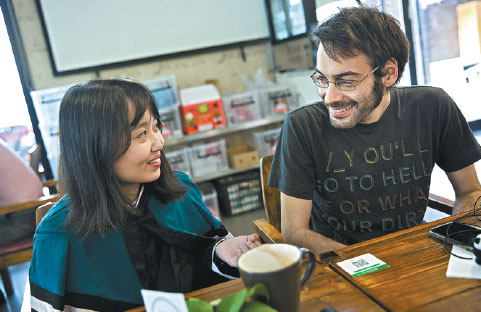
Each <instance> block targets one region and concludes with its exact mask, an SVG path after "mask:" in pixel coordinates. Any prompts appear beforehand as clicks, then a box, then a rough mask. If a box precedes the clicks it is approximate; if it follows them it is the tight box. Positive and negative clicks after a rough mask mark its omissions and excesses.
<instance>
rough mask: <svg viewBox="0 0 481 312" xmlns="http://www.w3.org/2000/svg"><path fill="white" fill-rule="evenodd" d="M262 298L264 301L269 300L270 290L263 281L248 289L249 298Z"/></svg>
mask: <svg viewBox="0 0 481 312" xmlns="http://www.w3.org/2000/svg"><path fill="white" fill-rule="evenodd" d="M251 297H252V298H253V299H260V300H262V301H264V302H269V291H268V290H267V287H266V286H265V285H264V284H262V283H257V284H255V285H254V286H252V287H251V288H249V289H248V290H247V299H249V298H251Z"/></svg>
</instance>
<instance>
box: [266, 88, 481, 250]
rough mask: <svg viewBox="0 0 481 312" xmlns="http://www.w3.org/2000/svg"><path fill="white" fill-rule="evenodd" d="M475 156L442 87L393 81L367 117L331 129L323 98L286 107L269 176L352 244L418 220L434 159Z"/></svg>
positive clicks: (327, 231) (449, 164)
mask: <svg viewBox="0 0 481 312" xmlns="http://www.w3.org/2000/svg"><path fill="white" fill-rule="evenodd" d="M480 158H481V147H480V146H479V144H478V143H477V141H476V139H475V138H474V136H473V134H472V132H471V130H470V129H469V126H468V124H467V122H466V120H465V118H464V117H463V115H462V114H461V112H460V110H459V109H458V107H457V106H456V104H455V103H454V101H453V100H452V99H451V98H450V97H449V96H448V95H447V94H446V93H445V92H444V91H443V90H442V89H438V88H433V87H420V86H416V87H406V88H393V89H392V90H391V103H390V105H389V106H388V108H387V110H386V112H385V113H384V115H383V116H382V117H381V119H380V120H379V121H378V122H375V123H373V124H358V125H356V126H355V127H354V128H351V129H336V128H334V127H333V126H332V125H331V123H330V121H329V113H328V111H327V108H326V106H325V105H324V104H322V103H315V104H311V105H308V106H303V107H301V108H298V109H296V110H294V111H292V112H290V113H289V115H288V116H287V118H286V120H285V122H284V125H283V127H282V131H281V134H280V137H279V141H278V144H277V149H276V153H275V156H274V162H273V164H272V168H271V173H270V176H269V182H268V184H269V185H270V186H273V187H276V188H278V189H280V191H281V192H283V193H285V194H287V195H289V196H294V197H297V198H302V199H309V200H310V199H312V200H313V208H312V212H311V219H310V226H311V228H312V229H313V230H314V231H316V232H318V233H321V234H323V235H325V236H327V237H329V238H332V239H334V240H336V241H338V242H341V243H344V244H352V243H356V242H359V241H364V240H367V239H370V238H374V237H378V236H381V235H384V234H387V233H391V232H395V231H398V230H401V229H405V228H408V227H412V226H415V225H418V224H420V223H421V221H422V219H423V217H424V213H425V211H426V205H427V200H428V196H429V184H430V181H431V172H432V169H433V167H434V165H435V164H438V166H439V167H441V168H442V169H443V170H444V171H447V172H452V171H456V170H459V169H462V168H464V167H466V166H468V165H471V164H473V163H474V162H476V161H477V160H479V159H480Z"/></svg>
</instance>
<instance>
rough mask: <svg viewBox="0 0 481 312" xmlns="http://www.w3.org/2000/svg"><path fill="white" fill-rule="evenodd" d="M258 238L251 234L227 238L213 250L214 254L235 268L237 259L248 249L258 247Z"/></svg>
mask: <svg viewBox="0 0 481 312" xmlns="http://www.w3.org/2000/svg"><path fill="white" fill-rule="evenodd" d="M260 245H261V243H260V241H259V236H258V235H257V234H251V235H247V236H237V237H232V238H228V239H226V240H225V241H223V242H221V243H220V244H219V245H217V247H216V248H215V254H216V255H217V257H219V258H220V259H221V260H222V261H224V262H226V263H227V264H228V265H230V266H231V267H237V259H239V257H240V255H242V254H243V253H244V252H246V251H248V250H249V249H252V248H255V247H257V246H260Z"/></svg>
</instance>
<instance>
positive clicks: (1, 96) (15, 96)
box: [0, 10, 35, 163]
mask: <svg viewBox="0 0 481 312" xmlns="http://www.w3.org/2000/svg"><path fill="white" fill-rule="evenodd" d="M0 68H1V69H2V74H1V75H0V86H1V92H0V138H1V139H2V140H4V141H5V142H6V143H7V144H8V145H9V146H10V147H12V149H13V150H15V151H16V152H17V153H18V155H19V156H20V157H21V158H22V160H24V161H25V162H26V163H28V161H29V154H28V151H29V149H30V147H32V145H34V144H35V135H34V133H33V130H32V123H31V121H30V117H29V114H28V109H27V104H26V103H25V97H24V95H23V89H22V84H21V83H20V78H19V76H18V70H17V66H16V64H15V59H14V56H13V52H12V47H11V45H10V40H9V38H8V33H7V28H6V26H5V23H4V17H3V14H2V11H1V10H0Z"/></svg>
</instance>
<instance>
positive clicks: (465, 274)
mask: <svg viewBox="0 0 481 312" xmlns="http://www.w3.org/2000/svg"><path fill="white" fill-rule="evenodd" d="M451 253H453V254H455V255H458V256H461V257H463V258H469V259H461V258H458V257H456V256H453V255H451V257H450V258H449V264H448V269H447V270H446V277H459V278H475V279H481V265H479V264H477V263H476V262H475V261H474V255H473V253H472V252H471V251H468V250H466V249H464V248H461V247H459V246H456V245H453V249H452V250H451Z"/></svg>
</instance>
